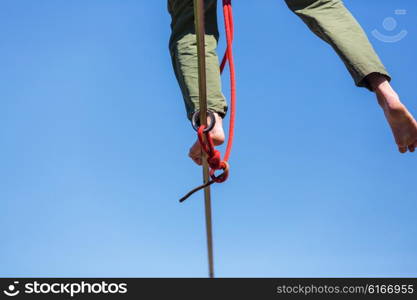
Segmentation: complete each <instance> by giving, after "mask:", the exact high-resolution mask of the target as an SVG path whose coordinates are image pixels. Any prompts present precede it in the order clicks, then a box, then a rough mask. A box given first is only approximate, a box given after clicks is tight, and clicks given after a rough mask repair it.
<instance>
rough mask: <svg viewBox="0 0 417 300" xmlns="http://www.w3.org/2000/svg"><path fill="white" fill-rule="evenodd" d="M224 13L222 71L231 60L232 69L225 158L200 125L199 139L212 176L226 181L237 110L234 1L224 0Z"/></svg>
mask: <svg viewBox="0 0 417 300" xmlns="http://www.w3.org/2000/svg"><path fill="white" fill-rule="evenodd" d="M223 15H224V23H225V28H226V41H227V48H226V53H225V54H224V57H223V59H222V63H221V65H220V71H221V72H222V73H223V70H224V68H225V66H226V63H227V62H229V69H230V89H231V97H230V121H229V137H228V140H227V146H226V153H225V155H224V159H223V160H221V155H220V152H219V151H218V150H216V149H214V144H213V140H212V139H211V137H210V134H209V133H208V132H207V133H204V128H205V127H204V126H200V128H199V130H198V139H199V141H200V144H201V147H202V148H203V151H204V152H206V153H207V162H208V164H209V166H210V176H211V178H212V179H213V180H214V181H215V182H218V183H220V182H224V181H226V179H227V177H228V172H229V168H228V164H227V161H228V160H229V158H230V153H231V151H232V145H233V138H234V133H235V111H236V79H235V77H236V75H235V65H234V59H233V35H234V24H233V11H232V1H231V0H223ZM203 136H205V138H206V141H207V142H205V141H204V138H203ZM220 169H222V170H223V174H221V175H219V176H215V175H214V172H215V171H216V170H220Z"/></svg>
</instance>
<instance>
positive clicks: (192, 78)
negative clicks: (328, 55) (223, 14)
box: [168, 0, 390, 118]
mask: <svg viewBox="0 0 417 300" xmlns="http://www.w3.org/2000/svg"><path fill="white" fill-rule="evenodd" d="M285 1H286V3H287V5H288V7H289V8H290V9H291V10H292V11H293V12H294V13H295V14H296V15H297V16H299V17H300V18H301V19H302V20H303V21H304V23H306V24H307V26H308V27H309V28H310V29H311V31H312V32H314V33H315V34H316V35H317V36H319V37H320V38H321V39H322V40H324V41H325V42H327V43H328V44H330V45H331V46H332V47H333V49H334V50H335V51H336V53H337V54H338V55H339V57H340V58H341V59H342V61H343V62H344V64H345V65H346V67H347V69H348V71H349V73H350V74H351V76H352V77H353V80H354V81H355V84H356V85H357V86H360V87H367V88H368V89H370V86H369V85H368V83H367V80H366V76H368V75H369V74H371V73H380V74H382V75H385V76H386V77H387V79H388V80H390V77H389V75H388V72H387V71H386V69H385V67H384V66H383V64H382V63H381V61H380V59H379V58H378V56H377V54H376V53H375V51H374V49H373V47H372V45H371V44H370V42H369V40H368V38H367V36H366V34H365V32H364V31H363V30H362V28H361V26H360V25H359V24H358V22H357V21H356V20H355V18H354V17H353V16H352V15H351V13H350V12H349V11H348V10H347V9H346V7H345V6H344V4H343V2H342V0H285ZM205 8H206V13H205V15H206V61H207V62H206V64H207V66H206V72H207V106H208V109H210V110H213V111H215V112H217V113H219V115H221V116H222V117H224V116H225V115H226V112H227V104H226V101H225V97H224V95H223V94H222V89H221V79H220V71H219V61H218V57H217V54H216V48H217V42H218V39H219V32H218V28H217V0H205ZM168 11H169V13H170V14H171V17H172V23H171V29H172V34H171V38H170V41H169V49H170V53H171V57H172V64H173V68H174V71H175V75H176V77H177V80H178V83H179V85H180V87H181V91H182V94H183V98H184V102H185V107H186V111H187V116H188V118H191V116H192V114H193V112H194V111H196V110H198V107H199V102H198V100H199V99H198V95H199V93H198V67H197V43H196V36H195V30H194V8H193V0H168Z"/></svg>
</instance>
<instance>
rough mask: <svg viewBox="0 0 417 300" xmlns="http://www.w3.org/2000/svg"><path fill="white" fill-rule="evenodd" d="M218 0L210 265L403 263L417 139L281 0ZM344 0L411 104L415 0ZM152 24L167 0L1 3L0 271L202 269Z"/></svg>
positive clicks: (344, 271)
mask: <svg viewBox="0 0 417 300" xmlns="http://www.w3.org/2000/svg"><path fill="white" fill-rule="evenodd" d="M234 2H235V4H234V12H235V25H236V42H235V60H236V65H237V81H238V85H237V89H238V99H237V101H238V107H237V120H236V139H235V145H234V149H233V152H232V157H231V161H230V163H231V177H230V180H229V181H228V182H227V183H225V184H222V185H216V186H214V187H213V189H212V194H213V226H214V228H213V230H214V247H215V269H216V275H217V276H221V277H232V276H233V277H252V276H253V277H290V276H296V277H301V276H314V277H315V276H326V277H331V276H339V277H345V276H417V189H416V167H417V163H416V162H417V154H416V153H414V154H406V155H401V154H399V153H398V152H397V149H396V147H395V144H394V143H393V138H392V136H391V132H390V131H389V128H388V126H387V124H386V123H385V120H384V117H383V114H382V112H381V110H380V108H379V107H378V106H377V104H376V100H375V97H374V95H373V94H371V93H370V92H368V91H367V90H365V89H359V88H356V87H355V86H354V85H353V82H352V79H351V78H350V76H349V74H348V72H347V71H346V69H345V67H344V66H343V64H342V63H341V61H340V60H339V58H338V57H337V56H336V55H335V54H334V52H333V51H332V49H331V48H330V47H329V46H328V45H326V44H325V43H323V42H322V41H321V40H319V39H318V38H317V37H315V36H314V35H313V34H311V33H310V31H309V30H308V29H307V27H306V26H305V25H304V24H303V23H302V22H301V21H300V20H299V19H298V18H297V17H296V16H295V15H293V14H292V12H290V11H289V9H288V8H287V7H286V5H285V4H284V1H282V0H265V1H248V0H240V1H234ZM345 4H346V5H347V6H348V7H349V8H350V9H351V11H352V12H353V14H354V15H355V16H356V17H357V19H358V20H359V21H360V23H361V24H362V25H363V27H364V29H365V31H366V32H367V33H368V34H369V36H370V40H371V42H372V43H373V44H374V46H375V48H376V50H377V51H378V53H379V55H380V57H381V59H382V60H383V62H384V63H385V65H386V67H387V68H388V70H389V71H390V73H391V75H392V77H393V85H394V87H395V88H396V89H397V91H398V92H399V94H400V95H401V97H402V100H403V102H404V103H405V104H406V105H408V106H409V109H410V110H411V111H412V112H413V113H414V114H417V102H416V101H417V96H416V92H415V90H416V86H417V77H416V69H417V63H416V60H415V58H416V47H417V35H416V28H417V16H416V14H417V2H416V1H409V0H396V1H381V0H368V1H359V0H346V1H345ZM396 9H404V10H406V11H405V12H404V11H403V14H395V10H396ZM219 12H220V10H219ZM404 13H405V14H404ZM387 18H393V19H394V20H396V22H397V24H395V23H394V22H393V19H387ZM219 20H221V22H220V28H223V22H222V18H219ZM384 20H385V22H384ZM169 24H170V18H169V15H168V13H167V11H166V1H138V0H123V1H120V0H72V1H66V0H43V1H33V0H2V1H1V3H0V138H1V142H0V143H1V148H0V153H1V168H0V236H1V242H0V245H1V246H0V276H3V277H4V276H60V277H69V276H81V277H83V276H98V277H104V276H109V277H112V276H117V277H127V276H131V277H194V276H196V277H204V276H206V275H207V258H206V241H205V223H204V206H203V200H202V199H203V196H202V193H199V194H198V195H195V196H193V197H192V198H191V199H190V200H187V202H185V203H183V204H179V203H178V199H179V197H181V196H182V195H183V194H184V193H185V192H187V191H188V190H189V189H190V188H192V187H194V186H196V185H198V184H200V182H201V180H202V178H201V177H202V176H201V168H199V167H196V166H195V165H194V164H193V163H192V162H191V160H189V159H188V157H187V155H186V153H187V151H188V148H189V146H190V145H191V143H192V141H193V140H194V139H195V132H194V131H193V130H192V129H191V126H190V125H189V123H188V121H187V119H186V118H185V110H184V105H183V102H182V97H181V95H180V90H179V88H178V86H177V83H176V80H175V77H174V75H173V71H172V69H171V62H170V57H169V53H168V46H167V44H168V38H169V34H170V28H169ZM394 25H397V26H396V27H395V26H394ZM394 27H395V28H394ZM373 30H378V31H379V33H380V34H384V35H387V36H388V37H393V36H394V37H395V36H396V35H397V34H400V33H401V31H403V30H405V31H406V33H407V34H406V36H405V37H403V38H402V39H401V40H399V41H397V42H395V43H387V42H384V41H382V40H381V38H380V37H379V38H376V37H375V36H374V35H373V34H372V31H373ZM222 32H223V31H222ZM376 36H379V35H376ZM223 49H224V35H222V39H221V43H220V49H219V50H220V51H221V52H223ZM225 79H227V77H226V78H225ZM224 83H225V86H224V92H225V94H226V95H229V88H228V85H227V80H225V82H224ZM222 149H224V148H222Z"/></svg>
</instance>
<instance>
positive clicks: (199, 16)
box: [194, 0, 214, 278]
mask: <svg viewBox="0 0 417 300" xmlns="http://www.w3.org/2000/svg"><path fill="white" fill-rule="evenodd" d="M204 12H205V9H204V0H194V19H195V32H196V36H197V56H198V85H199V102H200V124H201V125H206V126H207V81H206V47H205V33H206V30H205V21H204ZM202 152H203V178H204V183H208V182H209V180H210V175H209V168H208V164H207V159H206V158H207V155H206V153H205V152H204V151H202ZM204 206H205V215H206V234H207V253H208V267H209V277H210V278H214V260H213V233H212V222H211V195H210V186H207V187H206V188H205V189H204Z"/></svg>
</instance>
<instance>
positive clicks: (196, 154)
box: [188, 113, 224, 166]
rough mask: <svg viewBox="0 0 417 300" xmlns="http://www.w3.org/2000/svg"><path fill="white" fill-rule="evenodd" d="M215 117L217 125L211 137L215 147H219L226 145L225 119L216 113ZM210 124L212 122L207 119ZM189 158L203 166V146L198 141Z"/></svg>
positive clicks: (191, 149) (211, 132)
mask: <svg viewBox="0 0 417 300" xmlns="http://www.w3.org/2000/svg"><path fill="white" fill-rule="evenodd" d="M214 116H215V118H216V124H215V125H214V127H213V129H212V130H211V131H210V133H209V134H210V136H211V138H212V139H213V143H214V145H216V146H218V145H221V144H223V143H224V130H223V119H222V118H221V117H220V116H219V115H218V114H217V113H214ZM207 121H208V122H210V120H209V119H207ZM188 156H189V157H190V158H191V159H192V160H193V161H194V162H195V163H196V164H197V165H200V166H201V164H202V153H201V146H200V142H199V141H198V139H197V141H196V142H195V143H194V145H193V146H192V147H191V148H190V152H189V153H188Z"/></svg>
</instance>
